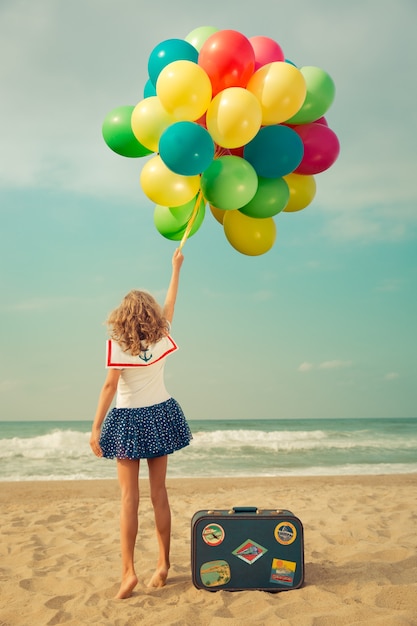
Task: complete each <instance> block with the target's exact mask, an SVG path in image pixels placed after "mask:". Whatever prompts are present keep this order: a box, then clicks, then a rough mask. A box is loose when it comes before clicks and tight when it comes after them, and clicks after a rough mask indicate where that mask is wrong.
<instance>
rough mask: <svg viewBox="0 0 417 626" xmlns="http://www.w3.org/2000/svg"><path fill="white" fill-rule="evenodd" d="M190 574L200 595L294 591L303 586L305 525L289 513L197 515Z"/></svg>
mask: <svg viewBox="0 0 417 626" xmlns="http://www.w3.org/2000/svg"><path fill="white" fill-rule="evenodd" d="M191 568H192V579H193V584H194V585H195V587H197V588H198V589H207V590H209V591H219V590H221V589H225V590H228V591H242V590H244V589H257V590H262V591H283V590H286V591H288V590H289V589H296V588H297V587H301V585H302V584H303V581H304V536H303V525H302V523H301V521H300V520H299V519H298V518H297V517H295V516H294V515H293V513H291V511H287V510H270V509H268V510H260V509H257V508H256V507H234V508H232V509H231V510H230V511H224V510H211V511H210V510H209V511H197V512H196V513H195V514H194V516H193V518H192V520H191Z"/></svg>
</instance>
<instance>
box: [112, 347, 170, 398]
mask: <svg viewBox="0 0 417 626" xmlns="http://www.w3.org/2000/svg"><path fill="white" fill-rule="evenodd" d="M176 350H178V346H177V344H176V343H175V341H174V340H173V339H172V337H171V336H170V335H167V336H166V337H163V338H162V339H160V341H158V342H157V343H155V344H152V345H150V346H149V347H148V348H147V350H143V351H142V352H141V353H140V354H138V355H137V356H132V355H131V354H129V353H128V352H123V350H122V349H121V347H120V345H119V344H118V343H116V342H115V341H113V340H111V339H108V340H107V350H106V368H107V369H119V370H122V373H121V375H120V378H119V383H118V386H117V395H116V408H117V409H123V408H129V409H132V408H141V407H145V406H152V405H154V404H160V403H161V402H165V401H166V400H169V398H170V397H171V395H170V394H169V393H168V391H167V390H166V388H165V381H164V369H165V361H166V357H167V356H168V355H169V354H171V353H172V352H175V351H176Z"/></svg>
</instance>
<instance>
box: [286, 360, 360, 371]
mask: <svg viewBox="0 0 417 626" xmlns="http://www.w3.org/2000/svg"><path fill="white" fill-rule="evenodd" d="M351 365H352V361H341V360H339V359H334V360H333V361H322V362H321V363H318V364H314V363H309V362H308V361H304V362H303V363H301V364H300V365H299V366H298V371H299V372H310V371H312V370H336V369H343V368H345V367H351Z"/></svg>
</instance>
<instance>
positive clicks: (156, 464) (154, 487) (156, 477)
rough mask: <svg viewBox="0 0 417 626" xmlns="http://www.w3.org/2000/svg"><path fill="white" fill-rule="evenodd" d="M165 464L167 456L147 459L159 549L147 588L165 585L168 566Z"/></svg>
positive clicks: (169, 531)
mask: <svg viewBox="0 0 417 626" xmlns="http://www.w3.org/2000/svg"><path fill="white" fill-rule="evenodd" d="M167 464H168V457H167V456H159V457H156V458H154V459H148V467H149V483H150V488H151V500H152V506H153V509H154V514H155V526H156V537H157V539H158V547H159V556H158V562H157V565H156V570H155V573H154V575H153V576H152V578H151V580H150V581H149V583H148V587H163V586H164V585H165V583H166V579H167V577H168V570H169V566H170V563H169V550H170V543H171V509H170V507H169V501H168V494H167V490H166V486H165V478H166V472H167Z"/></svg>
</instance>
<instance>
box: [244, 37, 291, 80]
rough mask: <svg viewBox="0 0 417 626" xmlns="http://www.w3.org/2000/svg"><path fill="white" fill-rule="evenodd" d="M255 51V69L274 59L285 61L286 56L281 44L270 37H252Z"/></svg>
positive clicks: (251, 40)
mask: <svg viewBox="0 0 417 626" xmlns="http://www.w3.org/2000/svg"><path fill="white" fill-rule="evenodd" d="M249 41H250V42H251V45H252V48H253V51H254V53H255V71H256V70H257V69H259V68H260V67H262V66H263V65H268V63H273V62H274V61H285V56H284V53H283V51H282V48H281V46H279V45H278V44H277V42H276V41H274V40H273V39H271V38H270V37H263V36H261V35H259V36H258V37H250V39H249Z"/></svg>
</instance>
